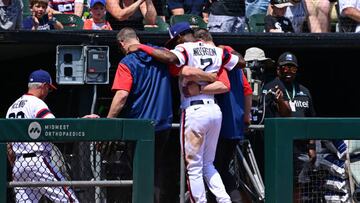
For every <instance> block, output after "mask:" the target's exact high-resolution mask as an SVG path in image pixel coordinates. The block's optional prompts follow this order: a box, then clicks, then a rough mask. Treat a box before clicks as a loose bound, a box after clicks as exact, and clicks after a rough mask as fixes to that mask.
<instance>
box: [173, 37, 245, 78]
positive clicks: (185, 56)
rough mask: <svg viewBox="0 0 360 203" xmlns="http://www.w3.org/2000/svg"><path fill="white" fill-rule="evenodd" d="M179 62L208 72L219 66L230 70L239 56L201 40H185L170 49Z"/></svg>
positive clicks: (179, 65)
mask: <svg viewBox="0 0 360 203" xmlns="http://www.w3.org/2000/svg"><path fill="white" fill-rule="evenodd" d="M171 52H173V53H174V54H175V55H176V56H177V58H178V59H179V61H180V63H179V64H176V65H177V66H178V67H181V66H183V65H189V66H194V67H197V68H200V69H202V70H203V71H205V72H208V73H215V72H219V70H220V67H224V68H226V69H227V70H229V71H230V70H232V69H233V68H234V67H235V65H236V64H237V62H238V60H239V57H238V56H236V55H233V54H231V53H229V52H228V51H227V50H223V49H221V48H218V47H215V46H213V45H210V44H206V43H204V42H203V41H197V42H185V43H183V44H179V45H177V46H176V47H175V49H173V50H171Z"/></svg>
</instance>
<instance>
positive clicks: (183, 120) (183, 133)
mask: <svg viewBox="0 0 360 203" xmlns="http://www.w3.org/2000/svg"><path fill="white" fill-rule="evenodd" d="M185 115H186V111H185V110H182V112H181V142H182V147H183V148H182V151H183V154H182V155H183V157H184V164H185V175H186V185H187V187H188V190H189V194H190V200H191V202H193V203H195V202H196V201H195V199H194V196H193V195H192V193H191V186H190V179H189V175H188V173H187V170H186V168H187V167H186V166H187V162H186V154H185Z"/></svg>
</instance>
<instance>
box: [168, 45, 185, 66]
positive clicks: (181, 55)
mask: <svg viewBox="0 0 360 203" xmlns="http://www.w3.org/2000/svg"><path fill="white" fill-rule="evenodd" d="M170 51H171V52H172V53H174V54H175V55H176V57H177V58H178V59H179V64H176V66H177V67H181V66H183V65H187V63H188V60H189V55H188V53H187V51H186V49H185V48H184V47H183V46H179V45H178V46H176V47H175V49H173V50H170Z"/></svg>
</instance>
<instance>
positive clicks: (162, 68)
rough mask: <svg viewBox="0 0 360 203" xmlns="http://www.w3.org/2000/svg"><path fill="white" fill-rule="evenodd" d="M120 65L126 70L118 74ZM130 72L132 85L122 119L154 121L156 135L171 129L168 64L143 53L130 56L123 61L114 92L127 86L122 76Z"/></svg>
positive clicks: (114, 85) (139, 52) (122, 112)
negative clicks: (122, 86) (122, 85)
mask: <svg viewBox="0 0 360 203" xmlns="http://www.w3.org/2000/svg"><path fill="white" fill-rule="evenodd" d="M120 66H122V67H126V70H125V71H119V70H120ZM127 71H129V72H130V74H131V77H132V85H131V90H130V91H129V96H128V98H127V101H126V104H125V107H124V108H123V110H122V111H121V115H120V116H121V117H124V118H139V119H150V120H153V121H154V122H155V131H157V132H158V131H161V130H167V129H170V128H171V123H172V118H173V113H172V98H171V83H170V75H169V72H168V67H167V65H165V64H163V63H160V62H158V61H157V60H155V59H153V58H152V57H151V56H149V55H148V54H146V53H145V52H142V51H137V52H134V53H131V54H128V55H126V56H125V57H124V58H123V59H122V60H121V61H120V65H119V68H118V71H117V73H116V76H115V80H114V84H113V88H112V89H113V90H118V89H121V88H119V86H121V84H118V83H125V81H124V80H123V79H122V78H121V77H122V76H121V74H123V75H124V74H125V73H126V72H127Z"/></svg>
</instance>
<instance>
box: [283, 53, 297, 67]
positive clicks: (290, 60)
mask: <svg viewBox="0 0 360 203" xmlns="http://www.w3.org/2000/svg"><path fill="white" fill-rule="evenodd" d="M286 64H292V65H294V66H296V67H299V66H298V62H297V58H296V56H295V55H294V54H292V53H290V52H285V53H283V54H281V55H280V56H279V59H278V65H279V66H283V65H286Z"/></svg>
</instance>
